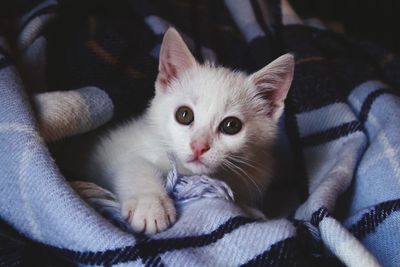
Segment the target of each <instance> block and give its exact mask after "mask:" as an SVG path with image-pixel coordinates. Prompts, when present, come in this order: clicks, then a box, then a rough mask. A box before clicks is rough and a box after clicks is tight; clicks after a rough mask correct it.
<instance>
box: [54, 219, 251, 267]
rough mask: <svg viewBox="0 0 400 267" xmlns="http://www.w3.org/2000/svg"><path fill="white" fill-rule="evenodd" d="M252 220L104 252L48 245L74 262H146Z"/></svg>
mask: <svg viewBox="0 0 400 267" xmlns="http://www.w3.org/2000/svg"><path fill="white" fill-rule="evenodd" d="M251 222H254V220H253V219H250V218H247V217H241V216H238V217H234V218H232V219H229V220H228V221H227V222H225V223H224V224H222V225H220V226H219V227H218V228H217V229H216V230H214V231H213V232H211V233H209V234H204V235H200V236H188V237H180V238H169V239H157V240H156V239H149V240H143V241H141V242H138V243H137V245H135V246H128V247H124V248H118V249H114V250H107V251H104V252H79V251H71V250H66V249H58V248H53V247H50V248H51V249H53V250H55V251H56V252H58V253H59V254H61V255H63V256H65V257H67V258H69V259H71V260H73V261H74V262H77V263H81V264H89V265H113V264H118V263H123V262H129V261H134V260H137V259H138V258H141V259H142V260H143V261H144V262H146V261H147V260H148V259H149V258H151V257H156V256H157V255H159V254H161V253H164V252H167V251H172V250H177V249H186V248H190V247H202V246H206V245H209V244H212V243H215V242H217V241H218V240H219V239H221V238H223V237H224V235H226V234H228V233H231V232H233V231H234V230H236V229H238V228H239V227H241V226H243V225H245V224H248V223H251Z"/></svg>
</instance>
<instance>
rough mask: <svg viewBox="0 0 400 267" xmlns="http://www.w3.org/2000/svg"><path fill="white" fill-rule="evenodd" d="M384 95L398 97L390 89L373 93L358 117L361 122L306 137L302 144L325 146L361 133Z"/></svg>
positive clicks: (303, 138)
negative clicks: (379, 98)
mask: <svg viewBox="0 0 400 267" xmlns="http://www.w3.org/2000/svg"><path fill="white" fill-rule="evenodd" d="M384 94H394V95H398V93H397V92H396V91H394V90H393V89H390V88H381V89H378V90H376V91H373V92H372V93H370V94H369V95H368V96H367V98H366V99H365V101H364V103H363V105H362V107H361V110H360V114H359V116H358V119H359V121H352V122H348V123H344V124H342V125H339V126H337V127H333V128H330V129H327V130H325V131H323V132H318V133H315V134H311V135H308V136H304V137H302V138H301V143H302V145H303V146H305V147H307V146H315V145H319V144H323V143H326V142H329V141H332V140H335V139H338V138H340V137H343V136H347V135H349V134H351V133H354V132H357V131H360V130H362V129H363V127H364V123H365V122H366V120H367V118H368V114H369V111H370V110H371V107H372V105H373V103H374V101H375V100H376V99H377V98H378V97H379V96H381V95H384Z"/></svg>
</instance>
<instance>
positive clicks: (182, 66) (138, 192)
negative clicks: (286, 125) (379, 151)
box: [89, 28, 294, 234]
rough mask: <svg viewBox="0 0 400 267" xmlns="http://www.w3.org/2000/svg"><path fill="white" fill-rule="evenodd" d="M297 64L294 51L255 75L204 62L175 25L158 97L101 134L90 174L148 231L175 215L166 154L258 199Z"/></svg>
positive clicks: (166, 43)
mask: <svg viewBox="0 0 400 267" xmlns="http://www.w3.org/2000/svg"><path fill="white" fill-rule="evenodd" d="M293 69H294V60H293V56H292V55H290V54H286V55H283V56H281V57H279V58H278V59H276V60H275V61H274V62H272V63H271V64H269V65H267V66H266V67H264V68H263V69H261V70H259V71H257V72H255V73H254V74H252V75H250V76H248V75H246V74H244V73H242V72H238V71H235V72H233V71H231V70H229V69H226V68H223V67H216V66H213V65H211V64H207V63H206V64H204V65H200V64H199V63H197V62H196V60H195V58H194V57H193V56H192V54H191V53H190V51H189V49H188V48H187V46H186V45H185V43H184V41H183V40H182V38H181V37H180V35H179V34H178V32H177V31H176V30H175V29H172V28H170V29H169V30H168V31H167V32H166V33H165V35H164V39H163V42H162V46H161V51H160V61H159V74H158V77H157V80H156V82H155V92H156V94H155V97H154V98H153V100H152V101H151V103H150V105H149V107H148V109H147V110H146V112H145V113H144V115H143V116H142V117H140V118H139V119H136V120H132V121H130V122H128V123H126V124H125V125H122V126H120V127H119V128H117V129H115V130H113V131H111V132H110V133H109V134H108V135H107V136H105V137H104V138H103V139H102V140H101V141H100V143H99V144H98V145H97V146H96V148H95V150H94V153H93V155H92V156H91V159H90V161H89V162H90V164H89V174H90V177H92V180H93V181H94V182H96V183H98V184H100V185H102V186H104V187H106V188H108V189H110V190H111V191H113V192H114V193H115V194H116V195H117V197H118V199H119V201H120V202H121V203H122V214H123V216H124V217H125V218H127V219H128V220H129V222H130V224H131V226H132V228H133V229H134V230H135V231H137V232H144V233H146V234H154V233H156V232H159V231H162V230H165V229H166V228H167V227H168V226H169V225H170V224H172V223H174V221H175V220H176V211H175V208H174V204H173V202H172V200H171V199H170V198H169V197H168V195H167V193H166V191H165V189H164V188H163V177H164V176H165V174H166V173H167V172H168V171H169V170H170V167H171V165H170V162H169V159H168V154H172V155H174V157H175V158H176V160H177V166H178V170H179V172H180V173H181V174H184V175H191V174H208V175H210V176H211V177H215V178H219V179H222V180H224V181H225V182H227V183H228V185H229V186H230V187H231V188H232V190H233V191H234V193H235V198H236V199H237V201H238V202H239V203H243V204H246V205H250V206H253V207H254V206H256V205H257V204H259V203H260V201H261V200H262V195H263V193H264V190H265V188H266V186H267V185H268V183H269V181H270V179H271V176H272V167H273V163H272V161H273V159H272V157H271V145H272V144H273V142H274V138H275V135H276V123H277V120H278V118H279V116H280V115H281V113H282V110H283V105H284V104H283V101H284V99H285V97H286V95H287V92H288V89H289V87H290V84H291V81H292V77H293Z"/></svg>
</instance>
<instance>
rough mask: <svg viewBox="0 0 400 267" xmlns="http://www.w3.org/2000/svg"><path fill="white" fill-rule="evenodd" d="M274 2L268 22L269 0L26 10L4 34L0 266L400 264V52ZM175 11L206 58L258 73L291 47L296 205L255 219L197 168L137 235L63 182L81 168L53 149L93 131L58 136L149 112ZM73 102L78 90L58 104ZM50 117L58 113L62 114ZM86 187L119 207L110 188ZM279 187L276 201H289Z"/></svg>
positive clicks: (47, 4)
mask: <svg viewBox="0 0 400 267" xmlns="http://www.w3.org/2000/svg"><path fill="white" fill-rule="evenodd" d="M25 2H26V1H24V3H25ZM270 2H271V4H272V7H271V8H270V9H269V11H270V12H269V13H272V15H271V14H270V15H269V16H275V15H276V17H277V18H278V20H275V23H268V24H267V23H265V21H269V20H266V19H265V18H266V16H267V14H269V13H268V12H266V9H265V8H264V6H263V3H264V2H263V1H208V2H207V4H206V2H199V1H194V2H193V3H189V2H188V3H186V2H185V3H184V2H183V1H155V0H154V1H141V0H132V1H120V2H116V3H115V5H114V4H113V5H112V6H110V5H109V3H108V1H93V2H92V1H76V2H75V1H60V2H57V1H32V3H30V4H29V5H30V6H26V7H24V11H23V12H22V13H23V14H22V15H21V16H20V17H19V18H18V20H17V22H18V23H17V25H18V27H16V28H15V29H14V32H13V34H10V35H9V36H10V37H9V38H6V36H5V35H1V36H0V169H1V173H0V207H1V208H0V218H1V220H2V221H3V222H2V223H1V224H0V233H1V234H0V265H12V264H18V263H29V264H30V265H32V266H33V265H34V264H38V265H40V266H46V265H53V266H54V265H57V266H69V265H71V264H82V265H118V264H119V265H121V266H122V265H129V266H132V265H133V266H142V265H155V266H184V265H187V266H204V265H208V266H237V265H250V266H254V265H255V266H257V265H258V266H314V265H315V266H327V265H328V264H330V265H333V266H336V265H340V264H342V263H344V264H346V265H349V266H379V265H382V266H399V265H400V258H399V253H398V248H399V247H400V232H399V231H398V229H399V225H400V212H399V210H400V184H399V178H400V159H399V157H400V153H399V145H400V116H399V114H400V99H399V97H398V91H396V87H398V86H399V82H398V79H397V77H398V76H399V75H398V74H399V71H400V67H399V64H398V62H399V61H398V57H397V56H396V55H394V54H390V53H388V52H387V51H385V50H384V49H382V48H380V47H379V46H376V45H374V44H371V43H368V42H360V41H357V40H354V39H349V38H346V37H345V36H343V35H339V34H335V33H333V32H331V31H329V30H326V29H316V28H312V27H309V26H305V25H302V24H301V20H300V19H297V18H296V16H293V14H292V13H290V10H287V9H285V10H284V12H282V13H283V15H284V20H283V21H284V22H286V24H285V25H282V24H280V23H279V18H280V16H279V15H278V14H280V12H279V7H278V6H277V5H276V1H270ZM257 3H258V4H257ZM260 3H261V4H260ZM25 4H26V5H28V4H27V3H25ZM283 8H285V7H284V6H283ZM242 12H243V14H246V16H244V15H243V16H242ZM275 13H276V14H275ZM285 16H287V17H285ZM260 17H263V18H264V20H263V19H260ZM288 17H290V18H291V19H287V18H288ZM245 18H246V19H245ZM285 18H286V19H285ZM169 23H173V24H174V25H175V26H176V27H177V29H178V30H180V31H181V32H182V33H183V34H184V36H186V37H185V38H186V41H187V43H188V44H189V46H190V47H191V49H193V51H194V52H195V53H196V56H197V57H198V58H200V59H210V60H212V61H216V62H219V63H222V64H224V65H227V66H230V67H232V68H241V69H245V70H249V71H251V70H255V69H258V68H260V67H262V66H264V65H266V64H267V63H268V62H269V61H271V60H272V59H273V58H276V57H277V56H279V55H281V54H283V53H284V52H288V51H289V52H293V53H294V54H295V55H296V70H295V77H294V81H293V84H292V87H291V89H290V93H289V96H288V99H287V101H286V108H285V117H284V118H283V121H282V122H283V123H282V126H285V127H282V129H281V130H282V135H281V140H278V141H279V142H278V150H280V151H279V152H280V153H279V154H280V155H281V156H282V158H283V159H284V161H283V162H285V164H286V165H285V166H284V167H285V168H284V170H285V171H286V172H285V173H286V174H288V176H289V178H287V179H288V180H287V182H286V184H285V186H284V188H286V187H294V190H293V195H290V196H289V197H290V198H293V199H298V200H300V201H298V202H299V203H298V202H296V201H293V202H291V205H289V206H290V207H289V208H288V210H289V214H290V215H289V216H285V217H279V218H274V219H270V220H266V221H258V220H257V221H255V220H253V219H250V218H248V217H247V216H246V215H245V213H243V211H242V210H241V209H240V208H239V207H237V206H235V205H234V203H233V202H232V201H229V200H226V199H223V198H210V197H206V196H210V194H211V195H212V196H215V193H218V192H225V191H224V190H222V191H220V189H223V188H224V187H223V186H222V187H220V185H216V187H213V190H215V191H212V192H211V193H210V191H208V190H207V191H198V189H199V187H197V183H199V182H200V183H201V182H203V181H204V182H205V183H204V185H206V184H207V185H210V183H208V182H207V181H206V180H204V179H203V178H204V177H203V178H200V179H196V178H195V179H196V180H195V183H193V185H191V184H190V182H189V181H190V179H189V180H187V183H186V184H185V186H179V181H178V180H175V181H172V182H171V184H170V185H169V186H171V187H173V186H174V185H176V186H175V187H174V190H173V194H175V195H176V196H178V197H177V198H179V196H181V197H182V199H184V197H183V196H184V194H186V196H187V194H193V195H191V196H193V197H191V199H190V200H189V199H188V200H187V201H185V202H184V203H183V204H182V205H180V206H179V209H178V212H179V219H178V221H177V223H176V224H175V225H173V227H172V228H170V229H168V230H167V231H165V232H163V233H159V234H157V235H155V236H152V237H145V236H141V235H133V234H131V233H130V232H129V231H128V232H127V231H125V230H126V229H125V228H124V227H123V226H122V225H118V224H117V225H114V224H112V222H111V221H113V220H111V221H110V220H108V219H107V218H105V217H103V216H101V215H100V214H99V213H97V212H96V211H95V210H94V209H93V208H91V207H90V205H88V203H86V202H85V201H84V200H83V199H82V198H80V197H79V196H78V194H77V193H76V192H75V191H74V190H73V188H72V187H71V186H70V184H69V183H68V182H67V181H66V179H65V178H73V177H68V173H67V172H64V173H63V174H64V175H65V177H64V176H63V174H62V173H61V171H60V169H61V170H63V164H64V163H65V162H63V159H62V157H59V155H57V153H55V154H54V155H51V154H50V152H49V148H50V149H53V146H54V145H57V146H63V145H64V147H66V148H67V147H69V146H72V145H73V144H74V141H75V140H79V139H80V138H84V136H81V135H77V136H75V137H74V138H63V137H65V136H69V135H74V134H81V133H83V132H85V131H91V130H92V129H94V128H96V127H98V126H99V125H101V124H103V123H104V122H106V121H107V120H109V119H110V117H111V115H112V114H113V120H112V121H111V123H116V122H120V121H123V120H124V119H126V118H127V117H129V116H132V115H137V114H140V112H141V111H143V109H144V107H145V106H146V103H147V101H148V100H149V99H150V98H151V97H152V94H153V90H154V88H153V83H154V80H155V75H156V70H157V56H158V50H159V43H160V37H161V36H162V34H163V32H164V31H165V30H166V28H167V27H168V24H169ZM236 23H237V24H236ZM289 23H292V24H290V25H289ZM299 23H300V24H299ZM14 36H15V37H16V38H13V37H14ZM10 46H12V47H13V49H10ZM17 67H18V68H17ZM394 73H395V74H397V75H395V74H394ZM57 91H62V93H60V94H59V93H56V92H57ZM44 93H45V94H53V95H54V96H57V95H59V96H60V98H59V100H60V103H58V104H56V105H50V108H49V109H43V107H45V106H41V100H40V99H41V96H45V97H46V96H47V97H49V96H50V100H51V101H53V100H54V101H56V100H57V97H56V98H55V99H53V98H52V97H51V95H41V94H44ZM38 96H39V98H38ZM38 99H39V100H38ZM47 99H49V98H47ZM65 99H68V101H70V100H71V101H72V102H73V103H71V104H68V105H62V103H64V104H65V103H68V101H64V100H65ZM74 99H75V100H74ZM50 100H49V101H50ZM51 101H50V102H46V103H51ZM56 102H57V101H56ZM35 105H37V106H35ZM68 107H70V109H68ZM71 107H74V108H71ZM41 108H42V109H41ZM46 110H49V111H46ZM43 112H44V113H43ZM47 112H51V114H48V113H47ZM52 114H55V116H54V117H55V118H57V117H58V116H61V115H58V114H65V116H61V118H60V119H62V120H64V122H62V121H60V120H58V119H56V120H52V119H51V118H54V117H52V116H51V115H52ZM70 115H71V116H70ZM45 118H50V119H45ZM54 123H61V124H59V125H60V126H55V125H54ZM65 124H67V125H70V126H69V127H67V128H65V129H66V130H61V131H60V130H59V129H60V128H59V127H65ZM45 129H48V130H45ZM46 131H47V132H46ZM286 134H287V136H288V140H286V139H285V137H286ZM44 138H45V139H46V140H48V141H54V140H58V139H60V138H61V140H59V141H58V142H57V143H56V144H53V143H49V142H48V143H45V141H44V140H45V139H44ZM287 141H289V142H287ZM58 151H59V150H58ZM290 158H293V162H291V161H290V160H289V159H290ZM54 159H55V160H54ZM288 170H293V171H292V172H288ZM282 173H283V172H282ZM176 177H177V176H176ZM202 179H203V180H202ZM282 179H283V178H282ZM181 185H182V184H181ZM81 186H83V189H82V187H81V189H82V190H85V188H86V189H87V190H90V187H84V185H82V184H81ZM75 187H76V186H75ZM186 189H190V190H189V191H185V190H186ZM278 189H279V183H277V186H275V187H274V186H273V187H272V189H271V190H275V191H274V192H277V190H278ZM278 192H280V191H278ZM92 193H93V194H95V195H96V194H97V195H96V196H98V198H97V199H100V200H101V199H102V200H101V201H103V202H98V203H103V204H104V203H107V202H104V201H106V200H107V199H108V200H109V202H108V204H109V207H110V208H111V209H114V210H116V208H117V207H116V205H118V204H116V203H115V202H112V196H111V195H109V194H108V193H107V192H105V191H101V190H100V191H92ZM180 194H181V195H180ZM272 194H273V191H271V195H272ZM222 195H226V194H225V193H224V194H222ZM228 195H229V194H228ZM277 199H278V200H275V201H274V202H272V204H273V206H275V208H278V209H279V206H280V205H282V209H283V205H284V204H283V202H281V200H282V198H279V196H277ZM89 204H94V203H93V202H92V203H91V202H90V200H89ZM102 207H103V208H107V205H102ZM285 208H287V207H285ZM113 214H116V216H118V213H113ZM111 219H112V218H111ZM114 221H115V220H114ZM118 226H120V227H118ZM17 232H18V233H19V234H17ZM21 234H22V235H21ZM39 255H40V256H39Z"/></svg>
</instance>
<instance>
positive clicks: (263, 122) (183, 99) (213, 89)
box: [152, 66, 275, 174]
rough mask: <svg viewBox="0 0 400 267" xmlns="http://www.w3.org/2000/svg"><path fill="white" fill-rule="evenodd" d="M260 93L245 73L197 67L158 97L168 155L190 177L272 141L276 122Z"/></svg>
mask: <svg viewBox="0 0 400 267" xmlns="http://www.w3.org/2000/svg"><path fill="white" fill-rule="evenodd" d="M257 92H258V91H257V89H256V87H255V85H254V84H253V83H252V82H251V81H250V80H249V78H248V77H247V76H246V75H244V74H242V73H234V72H232V71H229V70H228V69H224V68H215V67H209V66H197V67H195V68H192V69H191V70H190V71H187V72H185V73H184V74H183V75H182V76H181V77H180V78H179V79H178V80H174V81H173V82H172V83H171V84H170V85H169V89H168V91H166V92H165V93H161V94H157V96H156V98H155V99H154V101H153V102H152V110H155V111H156V112H155V113H154V114H157V115H156V116H157V121H158V122H157V124H158V125H159V126H161V127H159V131H160V132H161V131H162V134H163V136H164V139H165V141H166V142H167V144H166V146H167V148H168V150H169V151H171V152H173V154H174V155H175V156H176V157H177V159H179V161H180V162H181V163H182V165H183V166H184V167H185V168H186V169H188V170H189V171H190V172H192V173H204V174H208V173H213V172H215V171H216V170H217V169H218V168H219V167H222V166H223V167H225V168H230V169H231V168H232V166H231V165H232V164H235V163H236V162H237V161H241V160H245V159H246V156H248V154H249V153H251V151H252V148H254V146H260V147H264V146H265V145H266V144H268V143H271V142H272V140H273V138H274V136H275V122H274V121H273V119H272V118H271V117H268V116H267V114H268V112H269V106H268V103H267V101H266V100H265V99H263V98H262V97H260V96H259V95H258V96H257ZM233 168H234V167H233Z"/></svg>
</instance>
